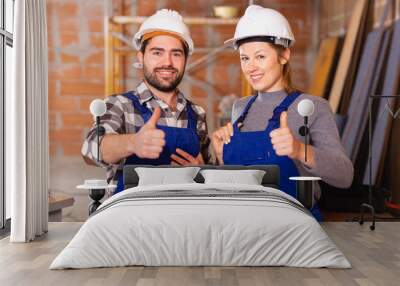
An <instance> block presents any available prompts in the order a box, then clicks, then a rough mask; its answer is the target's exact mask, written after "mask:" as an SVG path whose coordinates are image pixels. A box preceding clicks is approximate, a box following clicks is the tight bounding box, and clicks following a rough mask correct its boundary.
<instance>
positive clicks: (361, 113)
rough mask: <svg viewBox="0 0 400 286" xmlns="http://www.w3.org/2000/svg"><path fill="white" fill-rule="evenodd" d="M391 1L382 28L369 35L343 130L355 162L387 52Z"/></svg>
mask: <svg viewBox="0 0 400 286" xmlns="http://www.w3.org/2000/svg"><path fill="white" fill-rule="evenodd" d="M389 8H390V1H387V2H386V5H385V11H384V13H383V16H382V18H381V21H380V26H379V29H377V30H375V31H372V32H371V33H369V34H368V37H367V42H366V45H365V48H364V51H363V55H362V57H361V64H360V67H359V70H358V73H357V79H356V83H355V86H354V90H353V94H352V98H351V101H350V107H349V111H348V117H347V122H346V126H345V128H344V130H343V135H342V144H343V147H344V149H345V151H346V154H347V155H348V156H349V158H350V159H351V160H352V162H353V164H354V163H355V161H356V159H357V155H358V150H359V148H360V144H361V140H362V136H363V134H364V131H365V126H366V124H367V120H368V113H367V112H366V110H367V106H368V96H369V95H370V94H375V90H376V85H377V79H379V76H380V73H381V70H378V68H381V67H382V64H380V65H379V64H377V62H381V63H382V61H383V58H384V54H383V53H380V52H381V47H382V40H383V36H384V32H385V27H384V21H385V19H386V18H387V15H388V13H389ZM374 77H377V78H376V80H375V84H373V83H374Z"/></svg>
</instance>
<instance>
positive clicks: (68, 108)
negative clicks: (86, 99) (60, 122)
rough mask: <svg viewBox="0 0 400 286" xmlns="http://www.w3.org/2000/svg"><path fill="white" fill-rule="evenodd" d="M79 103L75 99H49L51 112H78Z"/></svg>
mask: <svg viewBox="0 0 400 286" xmlns="http://www.w3.org/2000/svg"><path fill="white" fill-rule="evenodd" d="M78 103H79V101H78V100H77V99H75V98H65V97H55V96H54V97H53V96H52V97H49V111H50V112H56V111H57V112H73V111H77V110H78V108H79V106H78Z"/></svg>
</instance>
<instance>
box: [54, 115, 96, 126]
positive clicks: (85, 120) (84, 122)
mask: <svg viewBox="0 0 400 286" xmlns="http://www.w3.org/2000/svg"><path fill="white" fill-rule="evenodd" d="M61 122H62V126H63V127H64V128H65V127H68V128H72V129H75V128H78V129H82V128H83V127H90V126H91V125H92V124H93V118H92V116H91V115H90V113H89V111H88V112H87V114H77V113H75V114H62V115H61Z"/></svg>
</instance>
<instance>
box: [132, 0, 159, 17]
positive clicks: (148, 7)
mask: <svg viewBox="0 0 400 286" xmlns="http://www.w3.org/2000/svg"><path fill="white" fill-rule="evenodd" d="M136 3H137V4H136V5H137V6H136V15H138V16H150V15H152V14H154V13H155V12H156V11H157V3H156V1H137V2H136Z"/></svg>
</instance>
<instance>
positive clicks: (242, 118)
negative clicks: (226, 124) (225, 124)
mask: <svg viewBox="0 0 400 286" xmlns="http://www.w3.org/2000/svg"><path fill="white" fill-rule="evenodd" d="M257 96H258V95H253V96H252V97H251V98H250V100H249V101H248V102H247V105H246V107H245V108H244V110H243V112H242V114H241V115H240V116H239V117H238V119H236V121H235V123H233V130H234V132H235V133H236V132H238V131H239V127H238V124H239V123H243V121H244V119H245V118H246V116H247V113H249V110H250V107H251V106H252V105H253V103H254V101H255V100H256V99H257Z"/></svg>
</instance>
